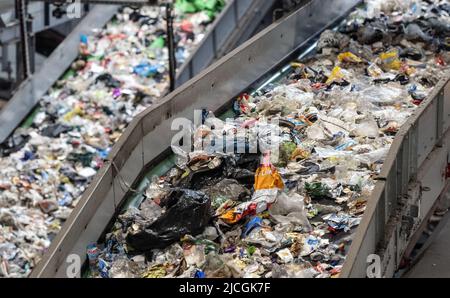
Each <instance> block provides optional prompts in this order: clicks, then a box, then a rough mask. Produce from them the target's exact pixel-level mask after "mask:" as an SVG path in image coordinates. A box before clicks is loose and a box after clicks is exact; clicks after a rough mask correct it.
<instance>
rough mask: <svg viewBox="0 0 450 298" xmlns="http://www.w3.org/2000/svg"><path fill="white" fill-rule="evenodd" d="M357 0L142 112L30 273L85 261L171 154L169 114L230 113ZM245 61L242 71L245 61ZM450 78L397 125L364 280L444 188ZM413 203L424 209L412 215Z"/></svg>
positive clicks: (297, 24) (317, 4)
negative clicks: (144, 178) (143, 179)
mask: <svg viewBox="0 0 450 298" xmlns="http://www.w3.org/2000/svg"><path fill="white" fill-rule="evenodd" d="M358 2H359V1H350V0H348V1H339V3H336V2H335V1H331V0H330V1H327V0H326V1H312V2H311V3H309V4H308V5H307V6H306V7H304V8H303V9H300V10H299V11H297V12H296V13H294V14H293V15H291V16H289V17H288V18H286V19H284V20H283V21H281V22H280V23H278V24H274V25H273V26H271V27H269V28H268V29H267V30H265V31H264V32H262V33H261V34H259V35H258V36H257V37H255V38H253V39H251V40H250V41H249V42H247V43H246V44H245V45H243V46H242V47H240V48H239V49H237V50H235V51H233V52H232V53H230V54H229V55H227V56H226V57H225V58H223V59H221V60H220V61H219V62H218V63H216V64H214V65H213V66H211V67H210V68H208V69H207V70H206V71H204V72H203V73H202V74H201V75H200V76H198V77H197V78H195V79H193V80H192V81H190V83H189V84H186V85H184V86H183V87H181V88H180V89H179V90H177V91H176V92H174V93H173V94H171V95H170V96H168V97H166V98H165V99H164V100H163V101H162V102H161V103H160V104H159V105H158V106H155V107H152V108H150V109H148V110H147V111H145V112H144V113H143V114H141V115H139V116H138V117H137V118H136V119H135V120H134V121H133V123H132V124H131V125H130V126H129V128H128V129H127V130H126V132H125V133H124V135H123V136H122V138H121V139H120V140H119V142H118V143H117V144H116V146H115V147H114V148H113V151H112V152H111V154H110V156H109V162H108V163H107V164H106V165H105V166H104V167H103V168H102V170H101V171H100V173H99V174H98V175H97V176H96V178H95V180H94V182H93V183H92V185H91V187H90V188H89V189H88V190H87V192H86V193H85V195H84V196H83V198H82V199H81V201H80V203H79V204H78V206H77V208H76V209H75V210H74V212H73V214H72V216H71V218H70V219H69V221H68V222H67V224H66V225H65V227H64V228H63V230H62V231H61V233H60V234H59V235H58V236H57V238H56V239H55V241H54V242H53V244H52V246H51V248H50V250H49V252H48V254H47V255H46V257H45V258H44V259H43V261H42V262H41V263H40V264H39V265H38V267H37V268H36V269H35V271H34V272H33V276H35V277H38V276H42V277H50V276H64V275H65V268H66V267H67V265H68V264H67V262H66V260H67V259H66V258H67V256H69V255H71V254H76V255H78V256H80V257H81V259H82V260H83V261H84V260H85V258H86V256H85V250H86V246H87V244H89V243H92V242H96V241H97V240H98V239H99V237H100V236H101V235H102V233H103V232H104V231H105V229H106V228H107V226H108V223H110V221H111V220H112V219H113V218H114V215H115V214H116V213H117V212H118V211H120V209H121V208H120V207H121V205H122V204H123V202H124V199H125V198H126V197H127V195H129V193H128V191H127V190H124V189H123V185H124V183H125V184H126V185H133V184H135V183H136V181H138V180H139V178H140V176H141V175H142V174H143V173H145V169H148V168H151V167H152V166H154V165H156V164H158V163H159V162H160V161H161V160H162V159H164V157H166V156H167V153H168V148H169V147H170V141H171V138H172V137H173V135H174V132H173V131H171V130H170V123H171V120H173V119H174V118H179V117H184V118H187V119H192V117H193V116H192V115H191V113H192V110H195V109H202V108H206V109H208V110H211V111H213V112H215V113H217V112H219V111H223V110H224V108H225V107H227V106H229V102H230V100H231V98H233V97H234V96H236V95H237V94H239V93H240V92H242V90H246V89H247V88H248V86H250V85H252V84H253V83H254V82H256V81H259V79H261V78H262V77H265V76H267V75H268V74H273V70H274V69H277V67H280V66H282V65H283V63H284V62H285V61H287V59H288V58H291V57H293V54H296V55H297V54H298V49H299V48H302V47H304V46H305V45H306V44H307V42H308V41H311V39H312V38H313V37H314V36H317V35H318V33H320V32H322V30H323V29H324V28H327V27H329V26H330V25H331V24H332V23H333V22H334V21H335V20H337V19H340V18H341V17H343V16H345V15H346V13H347V12H348V11H349V10H350V9H352V8H353V7H354V6H355V5H356V4H358ZM319 10H320V14H317V12H318V11H319ZM306 24H308V26H307V25H306ZM274 45H276V46H274ZM261 49H264V51H261ZM303 49H304V48H303ZM243 61H246V67H245V68H242V67H240V66H241V65H242V63H243ZM449 81H450V78H449V74H448V73H447V74H445V75H444V77H443V78H442V79H441V81H440V82H439V83H438V84H437V85H436V86H435V88H434V90H433V92H432V93H431V94H430V95H429V96H428V98H427V99H426V100H425V101H424V102H423V103H422V105H421V106H420V107H419V108H418V109H417V111H416V112H415V113H414V114H413V116H411V117H410V118H409V120H408V121H407V123H406V124H405V125H404V126H403V127H402V128H401V129H400V131H399V132H398V134H397V136H396V138H395V140H394V143H393V145H392V146H391V149H390V152H389V155H388V157H387V158H386V160H385V163H384V165H383V169H382V172H381V173H380V175H379V176H378V177H377V184H376V187H375V190H374V191H373V193H372V195H371V198H370V199H369V201H368V202H369V203H368V207H367V209H366V212H365V215H364V218H363V221H362V222H361V224H360V227H359V228H358V231H357V234H356V237H355V239H354V240H353V242H352V246H351V249H350V252H349V254H348V256H347V260H346V262H345V264H344V268H343V269H342V273H341V276H342V277H366V273H367V265H368V264H367V263H366V261H367V257H368V256H369V255H372V254H377V255H378V256H379V257H380V259H381V264H380V266H381V276H385V277H391V276H393V275H394V272H395V271H396V269H397V268H398V266H399V265H400V262H401V257H402V255H403V253H404V251H405V249H406V247H407V246H408V244H409V241H410V240H411V239H412V236H413V235H414V234H415V233H416V231H417V230H418V228H419V226H420V225H421V224H422V222H423V221H424V219H425V217H426V215H427V214H428V213H429V211H430V209H431V208H432V206H433V205H434V203H435V202H436V200H437V199H438V198H439V196H440V194H441V192H442V191H443V190H444V189H445V187H446V184H447V182H448V181H447V177H446V176H445V175H442V173H445V170H446V169H447V163H448V162H447V157H448V154H449V152H450V130H449V127H450V83H449ZM430 132H431V133H430ZM161 136H166V138H163V139H161ZM136 169H142V170H141V171H137V170H136ZM121 186H122V187H121ZM411 210H419V211H418V212H417V213H416V214H414V212H412V211H411ZM409 219H410V220H411V221H412V223H413V224H412V225H410V226H409V227H405V225H404V221H405V220H409Z"/></svg>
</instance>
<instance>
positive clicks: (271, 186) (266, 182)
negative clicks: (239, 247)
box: [219, 164, 284, 224]
mask: <svg viewBox="0 0 450 298" xmlns="http://www.w3.org/2000/svg"><path fill="white" fill-rule="evenodd" d="M283 188H284V183H283V179H282V178H281V176H280V174H279V173H278V170H277V169H276V168H275V167H274V166H273V165H271V164H265V165H262V166H260V167H259V168H258V170H256V173H255V185H254V189H255V192H254V193H253V196H252V200H251V201H249V202H245V203H242V204H240V205H238V206H237V207H235V208H232V209H230V210H228V211H226V212H225V213H224V214H222V215H221V216H219V218H220V219H222V220H223V221H224V222H225V223H228V224H234V223H237V222H239V221H240V220H241V219H242V218H244V217H246V216H248V215H255V214H259V213H261V212H263V211H265V210H267V208H269V206H270V205H271V204H273V203H274V202H275V200H276V197H277V195H278V191H279V190H281V189H283Z"/></svg>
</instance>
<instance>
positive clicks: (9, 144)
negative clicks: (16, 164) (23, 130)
mask: <svg viewBox="0 0 450 298" xmlns="http://www.w3.org/2000/svg"><path fill="white" fill-rule="evenodd" d="M29 139H30V136H27V135H21V134H18V135H13V136H11V137H10V138H8V139H7V140H6V141H5V142H3V143H2V144H0V157H5V156H9V155H10V154H11V153H14V152H17V151H19V150H20V149H22V148H23V147H24V146H25V144H26V143H27V142H28V140H29Z"/></svg>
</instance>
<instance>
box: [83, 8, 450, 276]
mask: <svg viewBox="0 0 450 298" xmlns="http://www.w3.org/2000/svg"><path fill="white" fill-rule="evenodd" d="M449 13H450V6H449V5H448V3H447V2H446V1H434V2H433V3H432V4H430V1H426V2H425V1H384V0H383V1H375V0H374V1H367V3H366V5H365V6H364V7H362V8H358V9H356V10H355V11H354V12H353V13H351V14H350V16H349V17H348V18H347V19H346V20H345V21H344V22H343V23H342V24H341V25H340V26H339V28H338V29H337V30H327V31H325V32H323V34H322V35H321V36H320V39H319V41H318V43H317V46H316V50H315V52H314V54H313V55H309V56H308V57H306V58H304V59H302V60H301V61H293V62H292V63H291V69H290V71H289V73H288V74H287V75H286V76H285V77H284V78H282V79H281V80H279V81H277V82H275V83H272V84H271V85H268V86H266V87H264V88H263V90H261V91H258V92H257V93H255V94H253V95H249V94H244V95H242V96H240V97H239V98H238V99H237V100H236V102H235V105H234V110H235V113H236V119H235V121H234V122H232V123H230V122H226V123H225V122H223V121H221V120H219V119H215V118H213V117H212V116H210V115H209V116H208V115H206V114H205V115H204V117H203V118H204V119H203V120H204V121H203V125H201V126H199V127H193V128H192V130H193V131H192V134H191V138H192V143H193V144H194V146H193V148H194V149H196V150H194V151H192V152H191V151H189V152H187V151H186V150H184V149H182V148H181V147H179V146H176V145H173V146H172V149H173V151H174V153H175V154H176V156H177V160H178V161H177V165H176V167H174V168H172V169H171V170H170V171H169V172H168V173H167V174H165V175H164V176H162V177H157V178H155V179H154V180H153V181H152V182H151V184H150V185H149V186H148V188H147V190H146V192H145V194H144V195H143V196H142V203H141V204H140V206H139V208H135V207H130V208H129V209H127V210H125V211H124V212H123V213H122V214H121V215H119V217H118V218H117V220H116V222H115V225H114V228H113V229H112V230H111V232H110V233H108V234H107V235H106V241H105V242H102V243H99V244H92V245H91V246H90V247H89V248H88V251H87V256H88V259H89V263H90V268H91V270H90V271H91V274H92V276H94V277H98V276H101V277H146V278H157V277H190V278H204V277H206V278H213V277H234V278H238V277H272V278H276V277H337V276H339V274H340V272H341V269H342V265H343V263H344V261H345V258H346V254H347V252H348V250H349V246H350V244H351V242H352V237H353V235H354V232H355V230H356V229H357V227H358V225H359V223H360V221H361V218H362V216H363V214H364V211H365V206H366V203H367V201H368V200H369V199H370V195H371V192H372V191H373V188H374V185H375V181H374V178H376V176H377V174H378V173H379V172H380V170H381V167H382V165H383V161H384V158H385V157H386V156H387V154H388V151H389V148H390V145H391V144H392V142H393V139H394V137H395V135H396V133H397V132H398V130H399V128H400V127H401V126H402V125H403V124H404V123H405V121H406V120H407V119H408V117H409V116H410V115H411V113H412V112H413V111H414V110H415V109H416V108H417V107H418V106H419V105H420V104H421V102H422V101H423V100H424V99H425V98H426V96H427V95H428V94H429V93H430V91H431V90H432V88H433V86H434V85H435V84H436V83H437V82H438V80H439V78H440V77H442V76H443V74H445V73H446V72H448V70H449V67H448V63H449V62H450V59H449V58H450V57H449V52H448V51H449V44H448V41H449V40H448V36H449V34H448V33H449V25H450V18H449ZM270 120H277V121H278V123H279V126H278V127H279V130H280V131H279V133H278V134H276V135H272V136H269V134H268V133H267V129H268V124H265V123H269V122H270ZM209 121H211V122H209ZM211 123H213V125H212V124H211ZM258 126H259V128H257V127H258ZM238 128H246V129H247V133H248V134H247V137H246V138H247V139H257V140H258V145H257V146H256V148H255V147H252V146H251V145H249V146H248V148H246V149H247V152H248V153H240V154H237V153H231V154H227V153H219V150H215V149H214V148H216V149H217V147H215V146H213V145H212V144H213V143H214V142H210V140H211V139H215V140H221V139H220V136H223V135H224V134H226V133H228V132H229V131H235V130H237V129H238ZM269 130H270V127H269ZM268 136H269V138H270V139H271V140H272V142H273V143H275V144H276V145H277V146H278V148H279V150H278V154H277V156H276V158H275V155H274V150H273V146H272V147H271V146H267V145H268V142H267V138H268ZM226 142H227V143H228V139H227V141H226ZM199 144H206V146H203V147H202V146H199ZM208 144H210V145H208ZM215 144H216V145H217V144H219V147H221V146H222V142H221V141H219V142H215ZM228 145H231V148H235V147H237V146H239V145H236V144H234V143H233V141H231V143H228ZM223 146H225V145H223ZM213 147H214V148H213ZM198 148H202V149H201V150H199V149H198ZM254 150H257V153H256V152H255V153H253V154H252V153H249V152H251V151H253V152H254Z"/></svg>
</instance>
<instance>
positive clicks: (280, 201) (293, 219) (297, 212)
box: [269, 193, 312, 232]
mask: <svg viewBox="0 0 450 298" xmlns="http://www.w3.org/2000/svg"><path fill="white" fill-rule="evenodd" d="M269 214H270V215H271V216H272V217H273V218H274V219H275V220H276V221H277V222H279V223H293V224H299V225H301V226H302V227H303V228H304V231H305V232H309V231H311V230H312V227H311V225H310V223H309V221H308V217H307V214H306V211H305V203H304V198H303V197H302V196H300V195H299V194H297V193H294V194H289V195H288V194H286V193H281V194H280V195H279V196H278V197H277V201H276V202H275V203H274V204H273V205H272V207H271V208H270V211H269Z"/></svg>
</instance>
